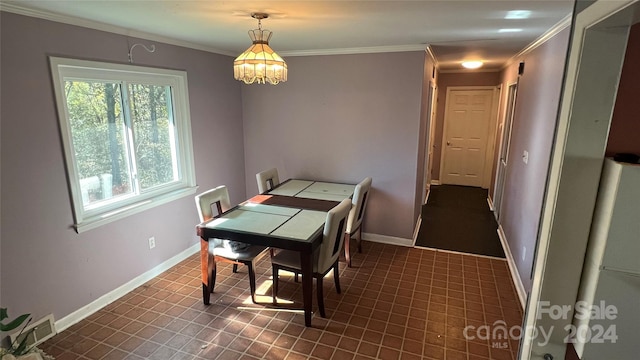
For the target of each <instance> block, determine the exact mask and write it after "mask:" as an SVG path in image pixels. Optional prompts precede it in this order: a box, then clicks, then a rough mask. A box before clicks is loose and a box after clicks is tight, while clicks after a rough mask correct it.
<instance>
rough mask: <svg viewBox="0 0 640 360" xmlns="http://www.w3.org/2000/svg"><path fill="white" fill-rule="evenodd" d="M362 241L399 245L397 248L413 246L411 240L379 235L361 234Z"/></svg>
mask: <svg viewBox="0 0 640 360" xmlns="http://www.w3.org/2000/svg"><path fill="white" fill-rule="evenodd" d="M362 239H363V240H367V241H373V242H377V243H382V244H390V245H399V246H409V247H412V246H413V240H412V239H405V238H400V237H395V236H387V235H379V234H371V233H362Z"/></svg>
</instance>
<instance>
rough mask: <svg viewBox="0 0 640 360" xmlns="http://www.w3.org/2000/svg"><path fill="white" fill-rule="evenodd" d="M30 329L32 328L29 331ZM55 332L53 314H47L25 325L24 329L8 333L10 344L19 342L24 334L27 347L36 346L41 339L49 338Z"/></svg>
mask: <svg viewBox="0 0 640 360" xmlns="http://www.w3.org/2000/svg"><path fill="white" fill-rule="evenodd" d="M31 329H34V330H33V331H31ZM55 334H56V329H55V325H54V321H53V315H52V314H49V315H47V316H45V317H44V318H42V319H40V320H38V321H37V322H35V323H34V324H31V325H29V326H27V327H26V328H25V329H24V330H22V332H21V331H17V332H14V333H13V334H11V335H9V337H10V338H11V343H12V344H19V343H20V342H21V341H22V339H24V337H25V336H27V335H28V337H27V347H32V346H36V345H38V344H40V343H42V342H43V341H45V340H47V339H49V338H50V337H52V336H53V335H55Z"/></svg>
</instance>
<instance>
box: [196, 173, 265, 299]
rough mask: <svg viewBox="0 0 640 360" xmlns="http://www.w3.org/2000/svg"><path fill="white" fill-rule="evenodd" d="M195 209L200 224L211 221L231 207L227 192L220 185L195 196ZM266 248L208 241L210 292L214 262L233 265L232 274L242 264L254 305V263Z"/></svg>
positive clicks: (214, 267) (239, 243) (214, 275)
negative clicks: (246, 273)
mask: <svg viewBox="0 0 640 360" xmlns="http://www.w3.org/2000/svg"><path fill="white" fill-rule="evenodd" d="M196 207H197V208H198V215H199V216H200V222H205V221H207V220H210V219H212V218H213V217H214V216H216V215H218V214H222V213H223V212H224V211H226V210H228V209H229V208H230V207H231V203H230V201H229V191H228V190H227V187H226V186H224V185H222V186H218V187H216V188H214V189H211V190H208V191H205V192H203V193H202V194H200V195H197V196H196ZM214 211H215V212H214ZM267 249H268V248H267V247H265V246H256V245H249V244H245V243H241V242H236V241H230V240H224V239H209V256H212V257H213V271H212V274H211V279H212V282H213V283H212V284H211V292H213V288H214V286H215V283H216V262H217V261H225V262H229V263H232V264H233V272H234V273H235V272H238V265H239V264H244V265H246V266H247V270H248V272H249V287H250V289H251V300H252V301H253V302H254V303H255V302H256V300H255V292H256V274H255V270H254V261H255V260H257V259H258V258H260V257H262V256H263V255H264V254H265V253H266V250H267Z"/></svg>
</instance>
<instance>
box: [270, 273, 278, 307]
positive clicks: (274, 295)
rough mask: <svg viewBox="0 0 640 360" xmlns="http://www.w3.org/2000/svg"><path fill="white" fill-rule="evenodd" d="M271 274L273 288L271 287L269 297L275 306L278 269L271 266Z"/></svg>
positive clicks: (276, 301)
mask: <svg viewBox="0 0 640 360" xmlns="http://www.w3.org/2000/svg"><path fill="white" fill-rule="evenodd" d="M271 269H272V270H271V272H272V273H273V286H271V296H273V303H274V304H277V303H278V300H277V297H278V267H277V266H276V265H272V267H271Z"/></svg>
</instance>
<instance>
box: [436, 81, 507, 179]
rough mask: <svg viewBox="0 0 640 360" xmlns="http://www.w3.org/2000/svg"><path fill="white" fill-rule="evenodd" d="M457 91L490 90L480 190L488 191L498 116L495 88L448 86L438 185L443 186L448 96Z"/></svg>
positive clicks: (497, 99) (497, 91) (497, 97)
mask: <svg viewBox="0 0 640 360" xmlns="http://www.w3.org/2000/svg"><path fill="white" fill-rule="evenodd" d="M458 90H462V91H464V90H469V91H473V90H492V91H493V94H492V95H491V114H490V119H489V128H488V129H487V144H486V147H485V154H484V159H485V160H484V170H483V174H482V186H481V187H482V188H483V189H488V188H489V186H491V170H492V166H493V161H492V160H493V153H494V151H495V143H496V126H497V123H498V119H497V114H498V101H499V98H500V97H499V96H498V94H499V90H498V87H497V86H448V87H447V95H446V99H445V104H444V119H443V129H442V139H441V140H442V142H441V144H442V145H441V146H440V174H439V177H438V180H439V181H440V184H443V180H442V179H443V173H444V168H445V163H444V159H445V152H446V148H445V147H446V143H447V130H448V127H449V126H448V123H449V114H448V109H449V101H450V94H451V92H452V91H458Z"/></svg>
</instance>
